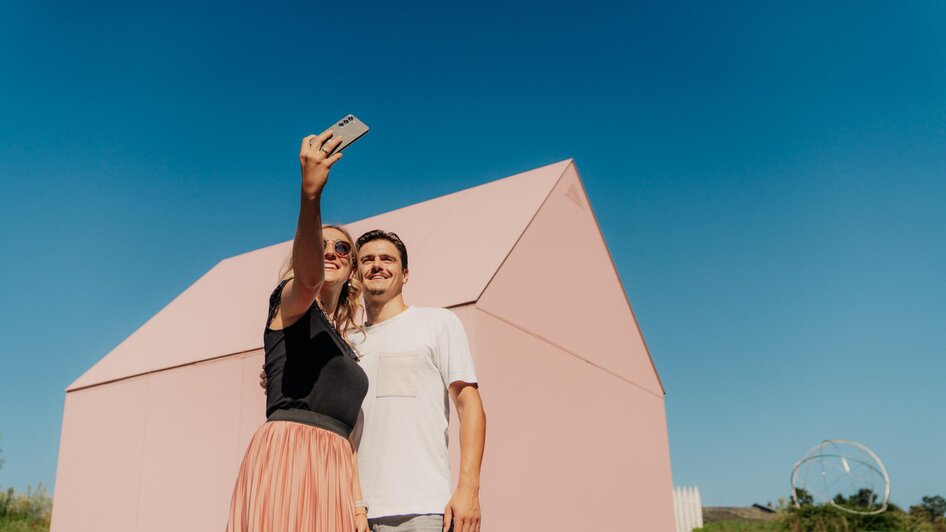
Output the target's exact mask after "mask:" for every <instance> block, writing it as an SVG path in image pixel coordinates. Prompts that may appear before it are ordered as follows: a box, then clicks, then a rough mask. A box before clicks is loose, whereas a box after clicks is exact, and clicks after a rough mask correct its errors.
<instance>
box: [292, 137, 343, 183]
mask: <svg viewBox="0 0 946 532" xmlns="http://www.w3.org/2000/svg"><path fill="white" fill-rule="evenodd" d="M342 140H343V139H342V138H341V137H334V138H333V134H332V130H330V129H328V130H325V131H323V132H322V133H321V134H319V135H309V136H307V137H306V138H304V139H302V147H301V148H300V150H299V164H300V165H301V166H302V193H303V194H305V195H306V196H308V197H315V196H319V195H321V194H322V190H323V189H324V188H325V183H326V182H328V173H329V170H331V168H332V165H334V164H335V163H336V162H338V160H339V159H341V158H342V153H341V152H335V153H332V152H333V151H335V149H336V148H338V146H339V145H340V144H341V143H342Z"/></svg>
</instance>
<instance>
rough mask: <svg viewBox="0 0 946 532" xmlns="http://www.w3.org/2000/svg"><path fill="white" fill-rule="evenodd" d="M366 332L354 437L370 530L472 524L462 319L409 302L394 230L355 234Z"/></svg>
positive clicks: (473, 419)
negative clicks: (364, 377)
mask: <svg viewBox="0 0 946 532" xmlns="http://www.w3.org/2000/svg"><path fill="white" fill-rule="evenodd" d="M357 246H358V252H359V259H358V260H359V265H358V266H359V268H360V270H361V274H362V277H363V282H364V288H365V296H364V297H365V314H366V318H367V319H366V323H365V334H360V333H355V334H354V335H353V336H352V343H353V344H354V345H355V347H356V349H357V350H358V353H359V356H360V357H361V365H362V368H363V369H364V370H365V372H366V373H367V374H368V380H369V383H370V384H369V387H368V395H367V396H366V397H365V401H364V403H363V405H362V416H361V418H360V419H359V426H357V427H356V428H355V434H353V440H354V441H355V444H356V445H357V450H358V463H359V472H360V477H361V484H362V491H363V493H364V495H365V503H367V505H368V517H369V520H368V522H369V524H370V525H371V529H372V531H373V532H389V531H391V532H393V531H398V532H404V531H415V530H416V531H427V530H431V531H433V530H443V531H447V530H451V528H452V530H454V531H456V532H476V531H478V530H479V528H480V505H479V480H480V464H481V462H482V459H483V448H484V445H485V439H486V414H485V413H484V411H483V404H482V402H481V400H480V395H479V389H478V386H477V379H476V374H475V372H474V369H473V359H472V356H471V354H470V349H469V343H468V341H467V337H466V333H465V332H464V330H463V325H462V324H461V323H460V320H459V319H458V318H457V317H456V315H455V314H453V313H452V312H450V311H449V310H446V309H436V308H418V307H409V306H407V305H406V304H405V303H404V298H403V294H402V290H403V287H404V285H405V284H407V282H408V277H409V271H408V267H407V265H408V261H407V248H406V246H405V245H404V243H403V242H402V241H401V239H400V238H398V236H397V235H395V234H394V233H385V232H384V231H380V230H375V231H369V232H367V233H365V234H364V235H362V236H361V237H359V238H358V241H357ZM448 396H449V398H450V399H451V400H452V401H453V404H454V405H455V407H456V409H457V414H458V416H459V418H460V475H459V482H458V483H457V486H456V489H455V490H452V494H451V486H450V469H449V457H448V455H447V425H448V422H449V419H450V406H449V401H448V399H447V398H448Z"/></svg>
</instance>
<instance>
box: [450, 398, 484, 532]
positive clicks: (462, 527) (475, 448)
mask: <svg viewBox="0 0 946 532" xmlns="http://www.w3.org/2000/svg"><path fill="white" fill-rule="evenodd" d="M450 398H451V399H453V404H454V406H456V409H457V416H458V417H459V418H460V480H459V482H457V489H456V491H454V492H453V497H451V498H450V502H449V503H447V507H446V509H445V510H444V516H443V529H444V532H446V531H448V530H450V526H451V525H453V530H454V531H455V532H479V530H480V466H481V465H482V463H483V449H484V447H485V446H486V412H485V411H484V410H483V402H482V400H480V391H479V389H478V388H477V386H476V384H471V383H468V382H454V383H452V384H451V385H450Z"/></svg>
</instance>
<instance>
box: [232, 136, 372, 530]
mask: <svg viewBox="0 0 946 532" xmlns="http://www.w3.org/2000/svg"><path fill="white" fill-rule="evenodd" d="M331 137H332V132H331V131H326V132H324V133H322V134H321V135H318V136H315V135H310V136H308V137H306V138H305V139H303V140H302V148H301V150H300V152H299V160H300V163H301V165H302V204H301V206H300V209H299V224H298V227H297V229H296V236H295V240H294V241H293V244H292V256H291V258H290V262H289V265H288V267H286V268H285V270H286V271H285V272H283V275H281V278H282V282H280V283H279V285H278V286H277V287H276V290H274V291H273V294H272V296H271V297H270V311H269V318H268V321H267V323H266V330H265V332H264V333H263V345H264V349H265V351H266V359H265V362H264V370H265V372H266V377H267V382H268V385H267V390H266V416H267V422H266V423H264V424H263V426H261V427H260V428H259V429H257V431H256V433H255V434H254V435H253V439H252V440H251V441H250V445H249V448H248V449H247V450H246V455H245V456H244V458H243V463H242V465H241V466H240V472H239V475H238V477H237V482H236V486H235V487H234V489H233V498H232V499H231V502H230V519H229V522H228V524H227V530H228V531H230V532H237V531H242V532H251V531H252V532H269V531H271V532H285V531H296V532H351V531H357V532H366V531H367V530H368V520H367V507H366V506H365V505H364V503H362V502H361V501H360V499H361V498H362V497H361V486H360V483H359V481H358V467H357V455H356V454H355V452H354V448H353V447H352V445H351V444H350V443H349V441H348V436H349V434H350V433H351V429H352V427H353V426H354V424H355V420H356V419H357V417H358V412H359V410H360V407H361V402H362V399H363V398H364V396H365V393H366V392H367V389H368V379H367V377H366V376H365V373H364V371H362V370H361V368H360V367H359V366H358V362H357V357H356V356H355V353H354V352H353V351H352V349H351V347H349V345H348V344H347V343H346V342H345V340H344V337H345V333H346V331H348V330H349V329H351V328H352V327H355V326H356V325H355V321H354V320H355V316H356V313H357V310H358V305H359V299H360V297H361V294H360V292H361V283H360V277H359V275H358V273H357V272H358V268H356V267H355V264H356V263H357V257H356V256H355V253H356V252H355V248H354V245H353V244H352V239H351V236H350V235H349V234H348V233H347V232H346V231H345V230H344V229H341V228H339V227H335V226H329V225H325V226H323V225H322V219H321V207H320V200H321V196H322V191H323V189H324V188H325V183H326V182H327V181H328V174H329V170H330V169H331V167H332V165H333V164H335V162H337V161H338V160H339V159H340V158H341V157H342V154H341V153H336V154H332V152H333V150H334V149H335V148H336V147H338V145H339V143H340V142H341V139H338V138H336V139H332V138H331ZM330 154H331V155H330Z"/></svg>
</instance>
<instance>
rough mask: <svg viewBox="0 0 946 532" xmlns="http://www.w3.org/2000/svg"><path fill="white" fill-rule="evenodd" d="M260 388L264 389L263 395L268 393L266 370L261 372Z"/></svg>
mask: <svg viewBox="0 0 946 532" xmlns="http://www.w3.org/2000/svg"><path fill="white" fill-rule="evenodd" d="M259 387H260V388H262V389H263V393H264V394H265V393H266V370H263V371H261V372H259Z"/></svg>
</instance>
